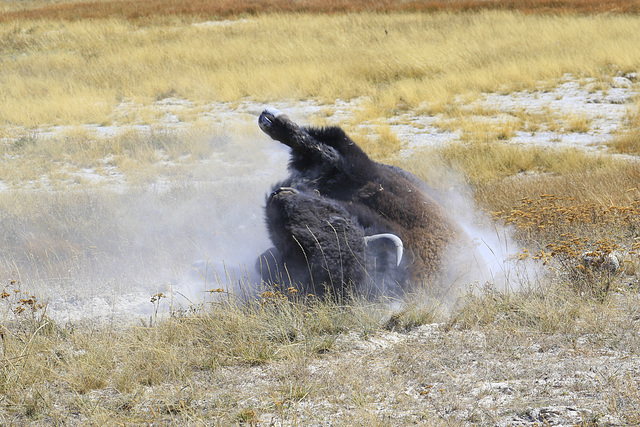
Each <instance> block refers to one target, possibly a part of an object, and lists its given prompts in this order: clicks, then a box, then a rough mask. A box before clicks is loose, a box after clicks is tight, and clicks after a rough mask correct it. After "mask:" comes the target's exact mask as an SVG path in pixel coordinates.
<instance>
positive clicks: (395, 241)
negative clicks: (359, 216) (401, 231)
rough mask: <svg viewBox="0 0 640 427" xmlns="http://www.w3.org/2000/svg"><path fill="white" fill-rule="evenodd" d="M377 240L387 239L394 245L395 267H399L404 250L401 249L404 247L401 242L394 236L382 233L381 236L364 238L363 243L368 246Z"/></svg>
mask: <svg viewBox="0 0 640 427" xmlns="http://www.w3.org/2000/svg"><path fill="white" fill-rule="evenodd" d="M378 239H389V240H391V241H392V242H393V244H394V245H396V266H398V265H400V261H402V253H403V250H404V249H403V248H404V246H403V245H402V240H401V239H400V238H399V237H398V236H396V235H395V234H391V233H382V234H374V235H372V236H364V243H365V244H368V243H369V242H371V241H372V240H378Z"/></svg>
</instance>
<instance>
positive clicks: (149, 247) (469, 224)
mask: <svg viewBox="0 0 640 427" xmlns="http://www.w3.org/2000/svg"><path fill="white" fill-rule="evenodd" d="M252 124H253V123H252ZM212 147H213V153H212V155H211V157H210V158H208V159H205V160H202V161H200V162H197V163H194V164H193V165H192V166H190V168H189V170H188V171H187V172H185V173H184V174H183V175H182V176H170V177H167V178H164V179H162V178H161V177H156V178H155V181H154V182H153V183H151V184H145V185H142V186H138V187H135V186H131V187H129V188H127V189H125V190H120V191H113V190H108V189H107V190H105V189H99V188H94V189H85V190H82V191H80V192H79V193H78V194H71V193H66V194H65V193H60V194H57V195H51V194H42V195H38V196H33V197H36V199H37V203H40V204H42V206H41V207H37V206H36V207H35V208H36V209H37V210H40V211H42V212H44V213H45V215H43V216H42V217H35V216H34V217H33V218H30V219H20V218H18V217H19V215H16V218H15V224H13V225H11V223H10V222H7V221H5V222H4V224H3V225H4V226H5V228H4V230H3V233H4V237H3V236H0V237H2V238H4V239H5V242H8V241H9V240H10V239H14V237H11V236H15V235H17V236H19V237H21V238H23V241H22V242H17V243H14V245H15V247H16V249H15V251H13V252H11V253H10V252H7V251H5V252H4V253H3V254H2V257H0V267H1V268H2V269H3V270H4V271H13V273H11V274H14V275H16V274H17V275H18V276H19V277H18V278H19V279H20V281H21V283H22V284H23V286H25V287H27V288H29V292H33V293H35V294H37V295H38V296H39V299H40V300H41V301H47V302H49V308H48V310H49V312H48V315H50V316H51V317H53V318H54V319H56V320H59V321H79V320H83V319H102V320H109V319H118V320H120V319H139V318H144V317H146V316H152V315H154V314H156V313H167V312H168V311H170V310H172V311H175V310H177V309H185V310H188V309H189V308H190V307H192V306H198V305H206V304H207V303H208V302H212V301H216V300H218V299H219V298H224V297H227V295H228V294H227V293H212V292H210V291H211V290H216V289H220V288H222V289H224V290H225V291H227V292H229V293H230V294H232V295H234V296H240V297H247V296H249V295H250V294H251V292H252V291H255V284H256V283H259V280H260V277H259V274H258V271H257V269H256V268H255V260H256V259H257V258H258V256H259V254H260V253H262V252H263V251H265V250H266V249H268V248H270V247H271V243H270V242H269V239H268V235H267V230H266V225H265V220H264V203H265V197H266V195H267V194H268V193H269V191H270V190H271V187H272V185H273V184H275V183H276V182H278V181H280V180H281V179H283V178H284V177H285V176H286V175H287V171H286V166H287V162H288V158H289V151H288V150H289V149H288V148H287V147H284V146H283V145H282V144H279V143H277V142H275V141H272V140H271V139H270V138H268V137H267V136H266V135H264V134H263V133H262V132H260V130H259V129H258V127H257V126H251V131H244V132H243V133H238V132H237V131H235V130H228V129H227V130H225V131H224V133H223V136H216V137H215V138H214V139H213V140H212ZM446 176H447V181H448V182H449V185H448V186H447V187H446V189H445V190H442V191H440V192H438V193H437V194H434V196H436V197H437V199H438V200H439V201H440V202H441V203H442V204H443V206H444V207H445V209H446V210H447V211H448V212H450V213H451V215H452V217H453V218H454V219H455V220H456V221H457V222H458V223H459V224H460V225H461V226H462V227H463V228H464V230H465V231H466V232H467V234H468V235H469V237H470V238H471V239H472V240H473V241H474V242H475V244H476V245H475V247H474V250H473V251H471V252H469V253H464V254H463V255H461V254H456V256H457V257H458V259H457V260H456V261H458V262H456V263H452V268H451V269H450V271H449V272H448V273H449V274H448V276H447V280H449V283H448V284H447V285H448V286H450V288H452V289H456V290H464V289H467V288H468V286H469V284H471V283H474V284H477V285H483V284H484V283H491V284H493V285H494V286H495V287H496V288H498V289H517V288H518V287H519V286H520V285H521V284H522V283H524V282H525V281H527V282H530V281H531V280H532V279H531V275H532V274H535V270H534V269H532V268H531V266H523V264H522V263H520V264H519V265H516V263H514V262H513V260H512V256H513V255H514V253H516V252H518V251H519V248H518V247H517V246H516V245H515V244H514V243H513V241H512V239H511V238H510V233H509V231H508V230H507V229H502V228H498V227H497V226H496V225H493V224H491V223H490V222H489V221H488V220H486V218H483V214H482V212H481V211H480V210H479V209H477V208H476V206H474V204H473V201H472V200H473V199H472V197H471V194H470V192H469V191H468V190H466V189H464V186H463V185H461V184H460V182H461V181H460V180H458V179H457V178H456V177H455V175H454V174H453V173H450V174H448V175H446ZM36 199H34V200H36ZM30 203H31V202H30ZM37 203H36V204H37ZM21 221H22V222H21ZM29 221H31V222H29ZM14 240H15V239H14ZM12 242H13V240H12ZM523 267H524V268H523ZM0 279H2V280H3V281H5V282H6V281H7V279H6V278H0ZM157 293H163V294H164V295H165V296H166V298H162V299H160V300H156V303H152V302H151V301H150V300H151V297H152V296H153V295H155V294H157Z"/></svg>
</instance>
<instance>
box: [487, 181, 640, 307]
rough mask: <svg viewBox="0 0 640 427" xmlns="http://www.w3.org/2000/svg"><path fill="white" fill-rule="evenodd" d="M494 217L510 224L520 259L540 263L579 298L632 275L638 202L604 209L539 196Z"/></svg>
mask: <svg viewBox="0 0 640 427" xmlns="http://www.w3.org/2000/svg"><path fill="white" fill-rule="evenodd" d="M629 191H631V192H637V189H636V188H634V189H631V190H629ZM494 217H495V218H497V219H498V220H501V221H503V222H504V223H506V224H509V225H512V226H514V232H515V237H516V238H517V239H518V240H519V241H520V242H521V243H522V244H523V245H524V246H525V249H523V251H522V252H521V253H520V255H519V258H520V259H526V258H529V257H531V258H533V259H537V260H542V261H543V262H544V263H545V264H549V265H550V266H552V268H555V269H557V271H558V272H559V273H560V274H559V276H560V277H561V279H563V280H564V281H566V283H568V284H569V285H570V286H571V287H572V288H574V289H575V290H577V291H578V292H580V293H581V294H583V295H590V296H595V297H597V298H604V297H606V296H607V294H608V293H609V291H610V287H611V284H612V281H613V279H614V278H615V277H616V276H618V275H621V274H623V275H624V274H629V275H635V274H636V264H637V263H636V262H635V260H636V255H637V251H638V249H640V243H638V241H637V236H638V230H640V201H638V200H635V201H633V202H631V203H629V204H626V205H618V204H609V205H605V204H602V203H595V202H588V201H579V200H576V199H574V198H573V197H568V196H563V197H559V196H556V195H553V194H541V195H540V196H538V197H536V198H533V197H525V198H523V199H521V200H520V205H519V206H517V207H515V208H514V209H512V210H510V211H508V212H494ZM528 248H531V250H530V249H528ZM614 264H615V265H614ZM620 264H621V265H620Z"/></svg>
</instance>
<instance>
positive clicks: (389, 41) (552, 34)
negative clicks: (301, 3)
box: [0, 11, 640, 127]
mask: <svg viewBox="0 0 640 427" xmlns="http://www.w3.org/2000/svg"><path fill="white" fill-rule="evenodd" d="M195 24H197V23H192V22H191V21H187V22H185V21H183V20H179V19H176V20H167V19H160V18H158V19H154V20H152V21H150V22H146V21H145V22H144V23H136V22H131V21H126V20H121V19H114V18H109V19H98V20H80V21H71V22H67V21H58V20H17V21H9V22H4V23H1V24H0V39H1V40H2V45H0V55H2V57H3V58H4V61H3V66H2V68H1V69H0V77H1V78H0V93H2V94H3V98H2V101H3V109H2V111H1V112H0V123H2V124H5V125H15V126H24V127H35V126H43V125H46V124H49V125H55V124H78V123H97V124H108V123H111V122H113V121H115V120H116V118H114V117H113V116H112V112H113V110H114V108H115V107H116V106H117V105H118V104H120V103H121V102H122V101H123V100H129V99H132V100H134V101H136V102H139V103H142V104H144V105H147V106H149V105H150V104H151V103H152V102H153V101H155V100H159V99H163V98H167V97H177V98H181V99H188V100H190V101H192V102H195V103H198V104H201V105H206V104H207V103H209V102H215V101H218V102H220V101H226V102H234V101H239V100H242V99H245V98H251V99H254V100H255V101H259V102H262V101H272V100H274V99H283V98H288V99H317V100H319V101H329V100H335V99H351V98H354V97H359V96H367V97H370V98H371V103H370V107H369V109H368V110H367V111H366V112H365V113H364V114H365V115H367V116H369V117H371V116H384V115H389V114H393V113H394V112H397V111H399V110H403V109H407V108H412V109H415V108H420V109H422V110H423V111H425V112H431V111H441V110H442V109H444V108H446V105H447V104H448V103H449V102H450V101H451V100H452V99H453V98H454V97H455V96H459V95H468V94H474V93H479V92H482V91H485V92H493V91H512V90H515V89H533V88H535V87H536V85H537V84H538V82H540V81H543V80H553V79H557V78H560V77H561V76H562V75H563V74H565V73H573V74H575V75H578V76H589V77H598V78H604V77H610V76H611V75H612V74H615V73H616V72H623V73H626V72H630V71H634V70H637V68H638V66H640V64H638V58H639V57H640V47H639V46H640V36H639V35H638V32H637V31H636V29H637V28H638V17H637V16H636V15H586V16H573V15H570V16H565V15H563V16H555V15H525V14H522V13H519V12H503V11H483V12H478V13H473V14H452V13H437V14H407V13H404V14H372V13H362V14H340V15H287V14H269V15H258V16H252V17H251V18H249V19H246V20H239V21H236V22H235V23H227V24H224V23H223V24H220V25H215V24H212V25H195ZM532 34H535V35H536V37H532V36H531V35H532ZM346 58H349V60H348V61H347V60H346Z"/></svg>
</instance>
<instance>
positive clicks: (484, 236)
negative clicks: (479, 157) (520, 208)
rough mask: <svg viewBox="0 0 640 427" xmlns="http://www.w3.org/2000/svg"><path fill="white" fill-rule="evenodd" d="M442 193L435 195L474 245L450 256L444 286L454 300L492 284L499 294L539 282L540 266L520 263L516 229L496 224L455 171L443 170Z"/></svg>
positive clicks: (438, 192)
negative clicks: (513, 230) (463, 294)
mask: <svg viewBox="0 0 640 427" xmlns="http://www.w3.org/2000/svg"><path fill="white" fill-rule="evenodd" d="M437 175H438V176H439V177H441V181H442V182H441V183H440V188H441V189H440V190H438V191H437V192H434V193H433V194H431V195H432V196H433V197H434V198H435V199H436V200H437V201H438V202H439V203H440V204H441V205H442V206H443V207H444V208H445V210H446V212H447V213H448V214H449V215H450V216H451V218H452V219H453V220H454V221H455V222H456V223H457V224H458V225H460V227H461V228H462V229H463V230H464V232H465V233H466V234H467V236H468V237H469V239H470V240H471V242H472V245H471V248H469V250H460V251H457V252H456V253H455V254H450V259H451V262H450V263H449V265H448V270H447V273H446V278H445V281H446V283H444V285H445V286H446V287H448V288H449V289H450V292H449V295H448V297H449V298H450V299H451V300H454V299H455V297H456V296H459V295H460V293H461V292H467V291H475V290H478V289H480V287H482V286H485V285H490V286H492V287H493V288H494V289H496V290H499V291H517V290H519V289H520V288H521V287H523V286H526V285H531V284H534V283H536V282H537V280H538V278H539V275H540V269H539V265H537V264H536V263H535V262H533V261H532V260H530V259H525V260H520V259H519V258H518V256H517V255H518V254H519V253H520V252H521V250H522V248H521V247H519V246H518V244H517V242H516V241H515V240H514V239H513V233H512V230H511V229H510V228H509V227H505V226H503V225H501V224H498V223H495V222H494V221H492V220H491V219H490V218H489V216H488V214H487V213H486V212H484V211H482V210H481V209H480V208H479V207H478V206H477V205H476V203H475V201H474V200H473V194H472V191H471V189H470V188H469V187H468V186H467V185H466V184H465V183H464V182H463V180H462V179H461V177H460V176H458V175H456V173H455V172H454V171H452V170H439V171H437Z"/></svg>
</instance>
